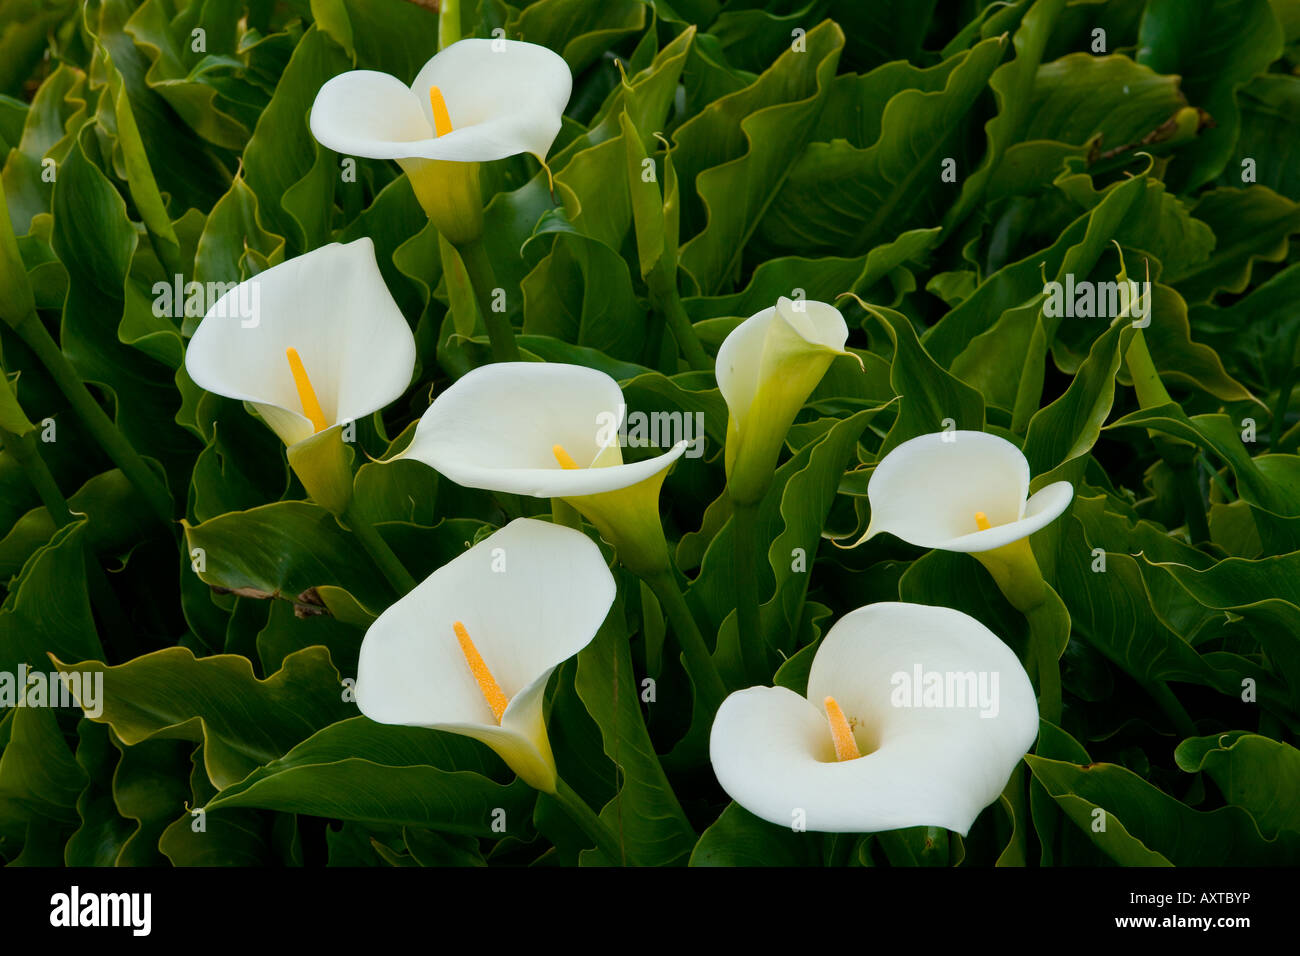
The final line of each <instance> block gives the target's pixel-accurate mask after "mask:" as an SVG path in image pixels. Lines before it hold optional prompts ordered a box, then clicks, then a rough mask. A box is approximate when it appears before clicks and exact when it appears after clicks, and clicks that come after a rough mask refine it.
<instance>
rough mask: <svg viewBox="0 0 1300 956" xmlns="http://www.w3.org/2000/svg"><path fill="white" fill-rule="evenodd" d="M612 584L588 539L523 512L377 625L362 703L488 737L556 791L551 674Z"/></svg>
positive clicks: (419, 722) (594, 622) (399, 718)
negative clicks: (548, 710) (549, 724)
mask: <svg viewBox="0 0 1300 956" xmlns="http://www.w3.org/2000/svg"><path fill="white" fill-rule="evenodd" d="M614 595H615V585H614V576H613V575H612V574H611V573H610V570H609V568H608V567H606V565H605V561H604V558H602V556H601V553H600V549H599V548H597V547H596V545H595V543H594V542H592V541H591V539H589V538H588V537H586V536H585V535H583V534H582V533H580V532H578V531H574V530H572V529H570V528H565V527H563V526H560V525H554V524H550V523H548V522H545V521H536V520H533V519H531V518H519V519H516V520H515V521H512V522H511V523H510V524H508V525H506V526H505V527H504V528H502V529H501V530H500V531H497V532H496V533H495V534H492V535H490V536H489V537H487V538H485V539H483V540H482V541H480V542H479V543H478V544H476V545H474V546H473V547H472V548H470V549H469V550H468V551H466V552H465V553H464V554H461V555H460V556H459V557H456V558H454V559H453V560H452V561H450V562H448V563H447V564H445V565H443V566H442V567H441V568H439V569H438V570H437V571H435V572H433V574H432V575H430V576H429V577H428V578H426V579H425V580H424V581H423V582H422V583H421V584H419V585H418V586H417V587H416V588H415V590H414V591H412V592H411V593H410V594H408V595H406V597H404V598H402V599H401V600H400V601H398V602H397V603H396V604H393V605H392V606H390V607H389V608H388V609H387V610H386V611H384V613H383V614H381V615H380V616H379V618H378V619H377V620H376V621H375V622H374V623H373V624H372V625H370V629H369V630H368V631H367V632H366V636H365V639H364V640H363V641H362V643H361V653H360V657H359V660H358V663H357V686H356V697H357V706H358V707H359V708H360V709H361V712H362V713H363V714H365V715H366V716H367V717H369V718H370V719H371V720H376V721H379V722H380V723H385V724H403V725H406V726H414V727H430V728H433V729H435V730H445V731H449V732H451V733H456V734H463V735H464V736H467V737H473V738H474V739H476V740H480V741H482V742H483V743H485V744H487V745H488V746H489V747H491V748H492V749H493V750H494V751H496V752H497V754H499V755H500V756H501V758H502V759H503V760H504V761H505V762H506V763H507V764H508V765H509V766H510V768H511V769H512V770H514V772H515V773H517V774H518V775H519V776H520V777H521V778H522V779H524V780H525V781H526V782H527V783H528V784H530V785H531V786H532V787H534V788H536V789H538V790H541V791H543V792H545V793H555V792H556V788H557V773H556V768H555V758H554V756H553V755H552V753H551V744H550V740H549V738H548V737H547V733H546V724H545V721H544V720H543V715H542V698H543V694H544V692H545V690H546V682H547V680H548V679H549V678H550V676H551V672H552V671H553V670H555V668H556V667H557V666H559V665H560V664H561V663H563V662H564V661H565V660H567V659H569V658H570V657H572V656H573V655H574V654H577V653H578V652H579V651H580V650H582V648H584V647H586V646H587V644H589V643H590V642H591V640H592V638H593V637H595V635H596V632H597V631H598V630H599V629H600V626H601V624H602V623H603V622H604V620H605V616H606V615H607V614H608V613H609V609H610V606H611V605H612V604H613V603H614Z"/></svg>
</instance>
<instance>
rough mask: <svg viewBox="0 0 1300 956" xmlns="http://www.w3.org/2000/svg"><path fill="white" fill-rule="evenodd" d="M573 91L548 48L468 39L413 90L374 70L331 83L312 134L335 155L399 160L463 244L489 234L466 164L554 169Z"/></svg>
mask: <svg viewBox="0 0 1300 956" xmlns="http://www.w3.org/2000/svg"><path fill="white" fill-rule="evenodd" d="M572 89H573V74H572V73H571V72H570V70H569V67H568V64H566V63H565V62H564V59H563V57H561V56H560V55H559V54H557V53H554V52H552V51H551V50H549V49H547V48H546V47H544V46H538V45H537V44H533V43H523V42H521V41H518V40H506V39H494V40H479V39H469V40H461V41H459V42H457V43H453V44H452V45H451V46H449V47H447V48H446V49H444V50H442V51H440V52H439V53H438V54H436V55H435V56H434V57H433V59H431V60H429V62H428V63H426V64H425V65H424V68H423V69H421V70H420V72H419V74H418V75H417V76H416V78H415V82H413V83H412V84H411V85H410V86H409V87H408V86H407V85H406V84H405V83H403V82H402V81H401V80H399V79H397V77H395V76H391V75H389V74H387V73H379V72H376V71H374V70H352V71H350V72H347V73H341V74H339V75H338V76H336V77H334V78H333V79H331V80H329V81H328V82H327V83H326V84H325V85H324V86H322V87H321V89H320V92H319V93H318V94H317V95H316V101H315V103H314V104H313V105H312V110H311V131H312V135H313V136H315V137H316V139H317V140H319V141H320V142H321V143H322V144H324V145H325V146H327V147H329V148H330V149H332V150H334V151H336V152H339V153H343V154H347V155H352V156H365V157H368V158H371V159H394V160H397V162H398V164H399V165H400V166H401V167H402V169H403V170H405V172H406V174H407V176H408V178H409V179H410V182H411V186H412V188H413V189H414V190H415V194H416V197H417V198H418V199H419V200H420V204H421V205H422V206H423V207H424V209H425V211H426V212H427V213H428V215H429V218H430V219H431V220H433V222H434V225H435V226H437V228H438V230H439V231H440V232H442V233H443V234H444V235H445V236H446V237H447V238H448V239H449V240H450V241H451V242H453V243H462V242H467V241H471V240H473V239H475V238H477V237H478V235H479V234H480V233H481V231H482V208H481V205H482V204H481V197H480V196H479V195H478V173H477V166H468V165H467V164H477V163H480V162H488V161H491V160H496V159H505V158H506V157H508V156H514V155H517V154H519V153H531V154H532V155H533V156H535V157H537V160H538V161H539V162H540V163H542V164H543V166H545V164H546V153H547V151H548V150H550V148H551V144H552V143H553V142H555V137H556V136H557V135H558V134H559V132H560V124H561V119H560V117H561V114H562V113H563V112H564V108H565V106H566V105H567V104H568V102H569V94H570V93H571V92H572ZM456 167H461V168H456Z"/></svg>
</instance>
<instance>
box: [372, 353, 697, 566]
mask: <svg viewBox="0 0 1300 956" xmlns="http://www.w3.org/2000/svg"><path fill="white" fill-rule="evenodd" d="M625 411H626V405H625V404H624V401H623V392H622V390H621V389H620V388H619V387H618V383H617V382H615V381H614V380H613V379H612V378H610V377H609V376H608V375H606V374H605V373H604V372H599V371H596V370H595V369H590V368H585V367H583V366H581V365H564V364H560V363H550V362H498V363H495V364H492V365H485V366H482V367H481V368H477V369H474V370H473V371H471V372H469V373H467V374H466V375H464V376H462V377H461V378H460V379H458V380H457V381H456V382H455V384H453V385H452V386H451V387H450V388H448V389H447V390H446V391H445V392H443V393H442V394H441V395H439V396H438V397H437V399H435V400H434V402H433V404H432V405H431V406H429V409H428V411H426V412H425V413H424V416H423V417H422V418H421V419H420V424H419V425H418V426H417V427H416V430H415V435H414V437H412V439H411V443H410V445H409V446H408V447H407V448H406V450H405V451H403V452H402V453H401V454H400V455H398V456H397V457H398V458H415V459H417V460H419V461H422V462H424V463H425V464H427V465H429V466H430V467H431V468H434V469H435V470H437V471H439V472H440V473H442V474H444V475H446V476H447V477H448V478H450V479H451V480H452V481H454V482H456V483H457V484H459V485H464V486H465V487H466V488H485V489H488V490H490V491H500V492H506V493H509V494H519V495H530V496H532V497H535V498H560V499H563V500H564V501H566V502H568V503H569V504H571V505H573V507H575V508H576V509H577V510H578V511H579V512H581V513H582V514H583V515H584V516H586V517H587V519H588V520H589V521H591V522H592V524H594V525H595V526H596V528H597V530H599V531H600V532H601V534H602V536H603V537H604V538H605V540H607V541H609V542H610V543H611V544H613V545H614V546H615V548H617V549H618V552H619V557H620V559H621V560H622V561H623V562H624V564H627V565H628V566H629V567H631V568H632V569H633V570H634V571H638V573H639V571H640V569H642V568H647V569H648V570H650V571H657V570H659V569H660V568H661V567H666V566H667V549H666V545H665V544H664V538H663V529H662V526H661V525H660V522H659V505H658V500H659V489H660V487H661V486H662V484H663V480H664V477H665V475H666V474H667V471H668V468H669V467H670V466H671V465H672V463H673V462H675V461H676V460H677V459H678V458H680V457H681V455H682V453H683V452H684V451H685V450H686V448H687V445H688V443H687V442H685V441H681V442H678V443H677V444H676V445H674V446H673V447H672V448H671V449H670V450H668V451H666V452H664V453H663V454H661V455H657V456H655V457H654V458H648V459H646V460H644V461H638V462H632V463H627V464H625V463H624V462H623V455H622V450H621V448H620V447H619V426H620V425H621V424H622V421H623V415H624V413H625ZM651 566H653V567H651Z"/></svg>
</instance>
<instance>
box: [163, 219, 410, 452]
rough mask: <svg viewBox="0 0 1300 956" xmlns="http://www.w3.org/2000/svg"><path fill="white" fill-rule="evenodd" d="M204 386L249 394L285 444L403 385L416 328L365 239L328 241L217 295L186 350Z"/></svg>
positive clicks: (376, 406)
mask: <svg viewBox="0 0 1300 956" xmlns="http://www.w3.org/2000/svg"><path fill="white" fill-rule="evenodd" d="M185 370H186V371H187V372H188V373H189V376H190V378H192V379H193V380H194V382H195V384H197V385H198V386H200V387H201V388H204V389H206V390H207V391H209V392H215V393H216V394H218V395H224V396H226V397H227V398H234V399H238V400H241V401H245V402H248V403H249V404H250V405H252V406H253V407H254V408H256V409H257V411H258V413H259V414H260V415H261V416H262V418H263V420H265V422H266V423H267V425H269V426H270V427H271V429H272V430H274V431H275V433H276V434H277V435H279V436H280V439H281V440H282V441H283V442H284V443H285V444H286V445H296V444H298V443H299V442H301V441H304V440H306V439H308V438H311V437H312V436H313V435H315V434H317V433H319V432H323V431H326V430H328V429H332V428H337V427H338V426H340V425H342V424H344V423H346V422H350V421H355V420H357V419H359V418H363V417H365V416H366V415H369V414H372V413H373V412H376V411H379V410H380V409H381V408H383V407H385V406H386V405H388V404H390V403H391V402H393V401H394V400H395V399H397V398H398V397H399V396H401V394H402V392H404V391H405V390H406V387H407V385H408V384H410V381H411V373H412V372H413V371H414V370H415V336H414V335H413V334H412V333H411V328H410V326H409V325H407V322H406V319H405V318H404V317H403V316H402V312H401V310H400V309H399V308H398V307H397V303H396V302H394V301H393V297H392V294H391V293H389V291H388V287H387V286H386V285H385V284H384V277H383V275H382V274H381V273H380V271H379V263H378V262H377V261H376V260H375V246H374V243H373V242H371V240H370V239H368V238H367V239H358V240H356V241H355V242H349V243H347V244H346V245H343V244H340V243H331V244H329V245H327V246H322V247H321V248H319V249H315V250H313V251H311V252H308V253H305V254H304V255H301V256H298V257H297V258H294V259H290V260H288V261H287V262H283V263H281V264H279V265H277V266H272V267H271V268H270V269H267V270H266V271H265V272H261V273H259V274H257V275H255V276H253V277H252V278H251V279H248V280H246V281H244V282H242V283H240V284H239V285H238V286H236V287H235V288H234V289H232V290H230V291H229V292H227V293H226V294H225V295H223V296H222V297H221V298H220V299H219V300H218V301H217V302H216V303H215V304H214V305H213V306H212V308H210V309H209V310H208V313H207V315H205V316H204V317H203V321H202V322H201V323H200V324H199V327H198V329H197V330H196V331H195V333H194V336H193V338H191V339H190V343H189V348H188V349H186V352H185Z"/></svg>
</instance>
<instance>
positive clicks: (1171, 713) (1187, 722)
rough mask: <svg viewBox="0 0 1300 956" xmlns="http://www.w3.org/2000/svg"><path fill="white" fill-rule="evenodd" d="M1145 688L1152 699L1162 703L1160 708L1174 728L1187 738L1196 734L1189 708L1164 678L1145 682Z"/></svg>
mask: <svg viewBox="0 0 1300 956" xmlns="http://www.w3.org/2000/svg"><path fill="white" fill-rule="evenodd" d="M1142 686H1143V688H1144V689H1145V690H1146V692H1147V693H1148V694H1150V695H1151V697H1152V699H1153V700H1154V701H1155V702H1156V703H1157V704H1159V705H1160V709H1161V710H1162V711H1164V712H1165V716H1167V717H1168V718H1169V719H1170V720H1171V721H1173V724H1174V729H1175V730H1177V731H1178V733H1179V734H1180V735H1182V737H1183V738H1184V739H1185V738H1187V737H1195V736H1196V724H1194V723H1193V722H1192V718H1191V717H1190V716H1189V715H1188V713H1187V710H1186V709H1185V708H1184V707H1183V705H1182V704H1181V703H1179V701H1178V698H1177V697H1175V696H1174V692H1173V691H1171V690H1170V689H1169V685H1168V684H1166V683H1165V682H1164V681H1162V680H1156V681H1151V682H1150V683H1149V684H1143V685H1142Z"/></svg>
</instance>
